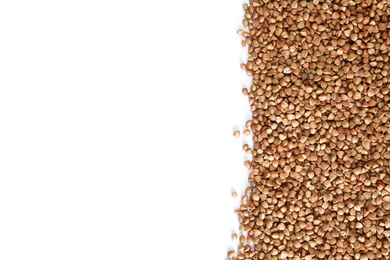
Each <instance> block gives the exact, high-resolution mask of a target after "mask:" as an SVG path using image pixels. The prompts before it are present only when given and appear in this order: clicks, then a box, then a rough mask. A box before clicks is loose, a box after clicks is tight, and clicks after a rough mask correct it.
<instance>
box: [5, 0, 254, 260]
mask: <svg viewBox="0 0 390 260" xmlns="http://www.w3.org/2000/svg"><path fill="white" fill-rule="evenodd" d="M242 4H243V2H242V1H241V0H238V1H236V0H227V1H226V0H213V1H210V0H197V1H179V0H167V1H160V0H151V1H135V0H129V1H118V0H110V1H108V0H107V1H101V0H94V1H86V0H77V1H76V0H67V1H53V0H50V1H49V0H47V1H39V0H38V1H0V259H2V260H14V259H18V260H19V259H21V260H29V259H40V260H61V259H64V260H65V259H66V260H70V259H72V260H79V259H80V260H87V259H91V260H92V259H93V260H98V259H107V260H112V259H115V260H122V259H186V260H191V259H194V260H195V259H206V260H207V259H210V260H211V259H212V260H215V259H225V258H226V250H227V249H228V248H229V247H231V246H233V243H232V242H231V239H230V235H231V233H232V232H233V231H235V230H236V231H237V228H238V222H237V219H236V216H235V215H234V213H233V210H234V209H235V207H236V206H237V205H238V200H233V199H232V198H231V196H230V193H231V191H232V190H237V191H238V192H239V194H242V192H243V190H244V188H245V183H246V181H247V175H248V170H247V169H246V168H244V166H243V161H244V159H245V158H246V157H245V155H244V153H243V152H242V150H241V146H242V144H243V143H244V140H243V139H238V140H237V139H235V138H233V136H232V131H233V130H235V129H236V128H240V129H242V127H243V126H244V123H245V121H246V120H247V119H249V118H250V113H249V105H248V102H247V99H246V97H244V96H243V95H242V94H241V88H242V87H243V86H245V85H246V86H248V82H249V79H248V78H247V77H246V76H245V73H244V72H242V71H241V70H240V69H239V64H240V63H241V62H242V61H243V59H244V54H245V49H243V48H241V45H240V42H241V39H240V38H239V37H238V36H237V35H236V31H237V29H238V28H240V25H241V20H242V18H243V11H242V7H241V6H242Z"/></svg>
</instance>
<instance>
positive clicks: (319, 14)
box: [228, 0, 390, 260]
mask: <svg viewBox="0 0 390 260" xmlns="http://www.w3.org/2000/svg"><path fill="white" fill-rule="evenodd" d="M243 7H244V10H245V19H244V20H243V25H244V27H245V28H246V29H245V30H239V31H238V33H239V35H242V37H243V41H242V46H244V47H245V46H247V47H248V52H249V58H248V60H247V61H246V63H245V64H242V65H241V68H242V69H244V70H245V71H246V73H247V74H248V76H251V77H252V85H251V86H249V87H248V88H244V89H243V93H244V95H246V96H247V97H248V99H249V103H250V107H251V111H252V119H251V120H249V121H248V122H247V124H246V126H247V128H248V129H246V130H247V131H245V132H244V134H245V135H249V134H252V138H253V147H249V146H248V145H244V147H243V149H244V150H245V152H246V153H248V154H252V155H253V160H251V161H246V162H245V163H244V164H245V166H246V167H247V168H249V169H250V174H249V179H248V181H249V185H248V187H247V189H246V191H245V194H243V196H242V197H241V206H240V207H239V208H238V209H237V210H236V211H235V213H236V214H237V216H238V220H239V222H240V232H238V233H239V234H233V235H232V238H233V239H238V240H239V246H238V248H237V249H236V250H234V251H229V252H228V257H229V258H230V259H234V260H235V259H240V260H241V259H251V260H257V259H297V260H298V259H304V260H310V259H363V260H365V259H390V254H389V251H390V175H389V172H390V168H389V160H390V121H389V117H390V107H389V106H390V105H389V100H390V88H389V87H390V84H389V74H390V72H389V70H390V62H389V56H390V54H389V46H390V38H389V34H390V0H382V1H381V0H378V1H375V0H342V1H339V0H334V1H330V0H328V1H322V0H319V1H318V0H314V1H296V0H291V1H290V0H282V1H278V0H275V1H269V0H256V1H254V0H251V1H250V4H244V6H243ZM249 130H250V131H249ZM234 136H236V137H239V136H240V132H239V131H236V132H235V133H234ZM234 195H235V196H237V194H233V196H234Z"/></svg>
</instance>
